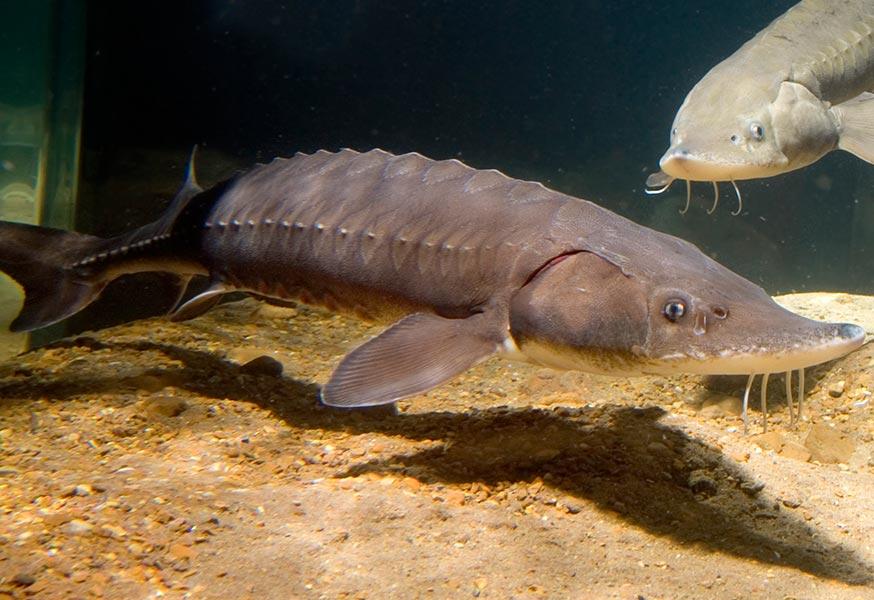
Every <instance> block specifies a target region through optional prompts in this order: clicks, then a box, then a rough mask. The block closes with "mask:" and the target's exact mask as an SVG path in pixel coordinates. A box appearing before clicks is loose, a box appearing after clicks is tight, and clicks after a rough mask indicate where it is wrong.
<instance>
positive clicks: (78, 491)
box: [67, 483, 94, 497]
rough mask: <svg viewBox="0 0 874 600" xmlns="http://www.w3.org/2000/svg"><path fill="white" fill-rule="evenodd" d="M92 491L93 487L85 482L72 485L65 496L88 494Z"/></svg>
mask: <svg viewBox="0 0 874 600" xmlns="http://www.w3.org/2000/svg"><path fill="white" fill-rule="evenodd" d="M93 493H94V488H92V487H91V486H90V485H88V484H87V483H80V484H79V485H77V486H75V487H73V489H71V490H70V491H69V492H67V496H83V497H84V496H90V495H91V494H93Z"/></svg>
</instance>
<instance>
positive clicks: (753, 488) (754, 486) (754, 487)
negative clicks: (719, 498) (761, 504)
mask: <svg viewBox="0 0 874 600" xmlns="http://www.w3.org/2000/svg"><path fill="white" fill-rule="evenodd" d="M740 489H741V491H742V492H743V493H744V494H746V495H747V496H757V495H758V493H759V492H761V491H762V490H763V489H765V484H764V483H762V482H761V481H744V482H743V483H741V484H740Z"/></svg>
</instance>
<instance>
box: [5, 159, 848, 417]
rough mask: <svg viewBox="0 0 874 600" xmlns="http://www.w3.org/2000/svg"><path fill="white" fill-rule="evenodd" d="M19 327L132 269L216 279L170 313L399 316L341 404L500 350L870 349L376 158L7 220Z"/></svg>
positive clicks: (476, 190)
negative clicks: (106, 208)
mask: <svg viewBox="0 0 874 600" xmlns="http://www.w3.org/2000/svg"><path fill="white" fill-rule="evenodd" d="M0 269H2V270H4V271H6V272H7V273H9V274H10V275H12V276H13V277H14V278H15V279H17V280H18V281H19V282H20V283H21V284H22V285H23V286H24V288H25V291H26V301H25V305H24V308H23V309H22V312H21V314H20V315H19V317H18V318H17V319H16V321H15V322H14V323H13V327H14V328H16V329H19V330H24V329H34V328H37V327H40V326H43V325H46V324H49V323H51V322H55V321H57V320H60V319H62V318H64V317H66V316H68V315H70V314H72V313H74V312H76V311H77V310H79V309H81V308H82V307H83V306H85V305H86V304H87V303H88V302H90V301H91V300H93V298H95V297H96V296H97V295H98V294H99V292H100V290H101V289H102V288H103V286H104V285H106V283H107V282H108V281H109V280H111V279H112V278H114V277H117V276H119V275H120V274H123V273H126V272H134V271H143V270H162V271H169V272H172V273H176V274H178V275H179V276H180V277H182V278H188V277H191V276H194V275H205V276H207V277H209V278H210V282H211V284H210V287H209V289H208V290H207V291H206V292H204V293H202V294H200V295H198V296H196V297H194V298H192V299H191V300H189V301H188V302H186V303H185V304H183V305H182V306H181V307H180V308H179V309H178V310H177V311H176V312H175V313H174V318H177V319H185V318H191V317H194V316H197V315H198V314H200V313H202V312H203V311H205V310H208V308H209V307H210V306H212V305H213V304H214V303H215V301H217V299H218V298H219V297H220V296H221V295H222V294H224V293H227V292H230V291H235V290H242V291H248V292H250V293H252V294H255V295H257V296H261V297H265V298H267V299H269V300H271V301H285V300H289V299H301V300H303V301H306V302H310V303H316V304H322V305H325V306H328V307H329V308H333V309H339V310H351V311H355V312H357V313H359V314H362V315H365V316H368V317H372V318H378V319H385V320H389V321H393V322H394V324H393V325H392V326H391V327H389V328H388V329H386V330H385V331H384V332H383V333H382V334H380V335H378V336H377V337H375V338H373V339H372V340H370V341H368V342H366V343H364V344H362V345H361V346H359V347H358V348H356V349H355V350H353V351H352V352H350V353H349V354H348V355H346V356H345V357H344V358H343V359H342V361H341V362H340V364H339V365H338V367H337V369H336V370H335V372H334V374H333V375H332V376H331V379H330V381H329V382H328V383H327V384H326V385H325V387H324V388H323V391H322V400H323V402H325V403H326V404H329V405H334V406H367V405H376V404H384V403H388V402H393V401H395V400H398V399H400V398H404V397H407V396H410V395H414V394H417V393H421V392H424V391H427V390H428V389H430V388H432V387H434V386H436V385H439V384H440V383H442V382H444V381H446V380H448V379H450V378H451V377H453V376H455V375H457V374H459V373H461V372H463V371H465V370H466V369H468V368H469V367H470V366H472V365H474V364H476V363H477V362H479V361H481V360H483V359H485V358H487V357H488V356H491V355H493V354H495V353H501V354H505V355H507V356H509V357H511V358H521V359H524V360H528V361H531V362H535V363H538V364H542V365H546V366H552V367H557V368H568V369H579V370H586V371H592V372H598V373H609V374H616V375H640V374H646V373H664V374H669V373H681V372H692V373H761V372H767V373H771V372H785V371H790V370H794V369H800V368H803V367H806V366H809V365H812V364H817V363H820V362H824V361H826V360H831V359H833V358H836V357H838V356H840V355H842V354H845V353H847V352H849V351H851V350H853V349H855V348H857V347H858V346H859V345H861V343H862V340H863V337H864V332H863V331H862V330H861V328H859V327H857V326H855V325H848V324H834V323H820V322H816V321H812V320H809V319H806V318H803V317H800V316H798V315H795V314H793V313H791V312H789V311H787V310H785V309H783V308H781V307H780V306H778V305H777V304H776V303H775V302H774V301H773V300H772V299H771V298H770V297H769V296H768V295H767V293H765V291H764V290H763V289H762V288H760V287H758V286H756V285H755V284H753V283H751V282H749V281H747V280H746V279H744V278H742V277H740V276H739V275H737V274H735V273H733V272H731V271H729V270H728V269H726V268H725V267H723V266H721V265H719V264H718V263H716V262H715V261H713V260H712V259H710V258H709V257H707V256H706V255H704V254H703V253H702V252H700V251H699V250H698V249H697V248H696V247H695V246H693V245H691V244H689V243H687V242H684V241H682V240H680V239H678V238H675V237H673V236H669V235H666V234H663V233H659V232H656V231H653V230H651V229H647V228H645V227H642V226H640V225H637V224H635V223H633V222H632V221H629V220H628V219H625V218H623V217H621V216H619V215H616V214H614V213H612V212H610V211H607V210H605V209H603V208H600V207H598V206H597V205H595V204H592V203H591V202H587V201H585V200H580V199H577V198H573V197H571V196H567V195H565V194H561V193H559V192H556V191H552V190H549V189H547V188H545V187H543V186H542V185H540V184H538V183H532V182H525V181H519V180H516V179H512V178H510V177H507V176H506V175H504V174H502V173H500V172H498V171H493V170H492V171H482V170H475V169H472V168H470V167H468V166H466V165H464V164H462V163H460V162H459V161H457V160H446V161H433V160H430V159H427V158H425V157H423V156H421V155H418V154H405V155H402V156H394V155H392V154H389V153H387V152H384V151H381V150H373V151H370V152H365V153H359V152H355V151H352V150H343V151H341V152H338V153H329V152H325V151H320V152H317V153H315V154H312V155H297V156H295V157H294V158H291V159H287V160H286V159H277V160H274V161H273V162H271V163H270V164H267V165H260V166H257V167H255V168H254V169H252V170H251V171H249V172H248V173H245V174H243V175H240V176H238V177H236V178H234V179H231V180H228V181H226V182H223V183H221V184H219V185H217V186H215V187H213V188H211V189H209V190H207V191H205V192H204V191H202V190H200V188H199V187H197V186H196V184H194V183H193V180H189V182H188V183H187V184H186V186H185V188H183V190H182V192H180V194H179V196H178V197H177V199H176V200H175V201H174V203H173V205H171V207H170V208H169V209H168V211H167V212H166V213H165V215H164V216H163V217H161V219H159V220H158V221H156V222H154V223H151V224H149V225H146V226H144V227H142V228H140V229H138V230H135V231H133V232H131V233H129V234H126V235H124V236H120V237H118V238H115V239H111V240H102V239H99V238H93V237H90V236H83V235H81V234H76V233H72V232H62V231H58V230H52V229H45V228H40V227H33V226H27V225H20V224H14V223H3V222H0Z"/></svg>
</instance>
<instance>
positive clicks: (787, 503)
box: [782, 498, 801, 508]
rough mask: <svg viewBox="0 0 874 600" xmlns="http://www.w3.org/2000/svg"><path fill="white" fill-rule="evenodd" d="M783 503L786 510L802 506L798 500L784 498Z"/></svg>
mask: <svg viewBox="0 0 874 600" xmlns="http://www.w3.org/2000/svg"><path fill="white" fill-rule="evenodd" d="M782 502H783V506H785V507H786V508H798V507H799V506H801V500H797V499H796V498H783V500H782Z"/></svg>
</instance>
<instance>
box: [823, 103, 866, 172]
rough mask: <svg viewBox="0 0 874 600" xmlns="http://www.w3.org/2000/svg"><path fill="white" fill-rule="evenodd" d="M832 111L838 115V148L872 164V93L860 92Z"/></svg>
mask: <svg viewBox="0 0 874 600" xmlns="http://www.w3.org/2000/svg"><path fill="white" fill-rule="evenodd" d="M832 111H834V113H835V114H836V115H837V117H838V123H839V124H840V137H839V138H838V148H840V149H841V150H846V151H847V152H851V153H852V154H855V155H856V156H858V157H859V158H861V159H862V160H864V161H867V162H869V163H872V164H874V94H872V93H870V92H862V93H861V94H859V95H858V96H856V97H855V98H851V99H850V100H847V101H846V102H842V103H840V104H838V105H836V106H834V107H832Z"/></svg>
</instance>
